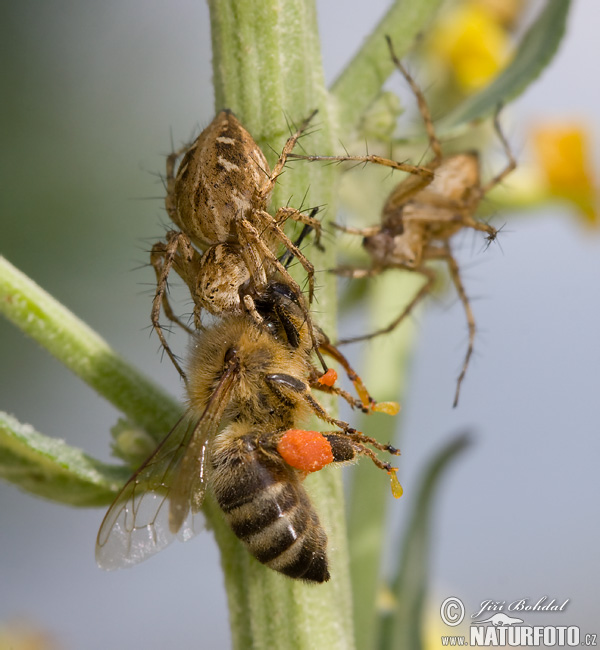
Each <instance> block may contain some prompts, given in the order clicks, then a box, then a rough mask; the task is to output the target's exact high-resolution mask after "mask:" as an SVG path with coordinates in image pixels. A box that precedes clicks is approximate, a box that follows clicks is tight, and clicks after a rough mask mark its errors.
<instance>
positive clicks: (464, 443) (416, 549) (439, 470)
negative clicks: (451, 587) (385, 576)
mask: <svg viewBox="0 0 600 650" xmlns="http://www.w3.org/2000/svg"><path fill="white" fill-rule="evenodd" d="M469 444H470V439H469V436H468V435H467V434H462V435H460V436H458V437H456V438H454V440H452V441H451V442H450V443H448V444H447V445H446V446H444V447H443V448H442V449H441V450H440V451H439V452H438V453H437V454H436V455H435V456H434V457H433V459H432V460H431V461H430V463H429V465H428V467H427V468H426V469H425V472H424V474H423V479H422V483H421V486H420V488H419V490H418V492H417V497H416V501H415V504H414V507H413V512H412V516H411V518H410V520H409V524H408V527H407V529H406V535H405V538H404V544H403V546H402V558H401V561H400V565H399V568H398V572H397V574H396V578H395V579H394V581H393V584H392V591H393V594H394V596H395V599H396V603H397V606H396V608H395V610H394V611H393V612H391V613H390V614H385V615H384V616H383V617H382V619H381V639H380V640H381V643H380V646H379V647H380V648H381V650H392V649H394V650H396V649H397V648H410V649H411V650H420V649H421V648H422V647H423V643H422V636H421V629H422V620H423V607H424V604H425V596H426V589H427V582H428V566H429V540H430V539H431V522H432V513H433V506H434V500H435V497H436V494H437V491H438V489H439V486H440V480H441V478H442V476H443V474H444V471H445V470H446V469H447V468H448V467H449V466H450V464H451V463H452V461H453V460H454V459H455V458H457V456H458V455H459V454H461V453H462V452H463V451H464V450H465V449H466V448H467V447H468V446H469Z"/></svg>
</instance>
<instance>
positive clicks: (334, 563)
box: [209, 0, 354, 650]
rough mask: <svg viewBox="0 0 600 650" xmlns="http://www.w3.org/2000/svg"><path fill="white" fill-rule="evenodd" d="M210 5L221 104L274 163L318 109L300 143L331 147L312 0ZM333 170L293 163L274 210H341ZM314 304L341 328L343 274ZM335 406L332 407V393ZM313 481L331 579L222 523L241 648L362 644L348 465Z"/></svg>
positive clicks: (234, 0)
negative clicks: (261, 555)
mask: <svg viewBox="0 0 600 650" xmlns="http://www.w3.org/2000/svg"><path fill="white" fill-rule="evenodd" d="M209 6H210V12H211V28H212V40H213V70H214V84H215V109H216V110H220V109H222V108H224V107H226V108H230V109H232V110H233V111H234V112H235V113H236V115H237V116H238V117H239V118H240V120H241V121H242V123H243V124H244V125H245V126H246V127H247V128H248V130H249V131H250V132H251V133H252V135H253V136H254V137H255V138H256V140H257V141H258V143H259V144H260V145H261V147H262V148H263V150H264V151H265V153H266V155H267V157H268V158H269V163H270V164H273V162H274V160H275V159H276V157H277V151H278V149H280V148H281V146H282V145H283V143H284V141H285V139H286V138H287V137H288V135H289V133H290V130H289V129H290V127H289V125H288V122H289V123H293V124H299V123H300V122H302V121H303V120H304V119H305V118H306V117H307V116H308V115H310V113H312V111H314V110H315V109H318V114H317V116H316V117H315V118H314V123H313V124H314V127H316V128H311V129H310V131H311V135H310V136H309V137H307V138H305V139H303V140H302V144H303V145H304V146H306V147H308V146H310V148H311V149H312V150H315V151H323V152H330V151H332V142H333V138H334V134H335V133H336V128H335V125H334V124H333V122H332V114H331V111H330V108H329V103H328V94H327V91H326V89H325V83H324V78H323V73H322V65H321V55H320V45H319V40H318V30H317V25H316V15H315V8H314V4H313V2H312V1H310V2H309V1H305V0H267V1H265V2H261V3H255V2H252V1H251V0H225V1H223V0H213V1H212V2H210V3H209ZM311 126H313V125H311ZM308 143H310V145H309V144H308ZM267 145H268V146H267ZM334 173H335V171H334V170H333V169H332V168H323V167H320V166H314V165H307V164H301V163H300V164H298V163H294V167H293V173H289V172H288V173H286V174H283V175H282V177H281V178H280V182H279V183H278V187H277V189H276V191H275V192H274V195H273V198H272V201H271V206H272V209H273V210H276V209H277V207H279V206H281V205H285V204H287V203H288V202H289V203H290V204H291V205H293V206H294V207H300V205H301V203H302V202H304V205H305V206H315V205H325V204H326V205H327V206H328V211H329V213H330V214H335V203H334V201H335V197H334V194H333V190H334ZM307 189H308V193H307ZM309 256H310V259H311V262H312V263H313V264H314V265H315V267H316V268H321V269H322V268H331V267H333V266H334V263H335V248H334V246H333V245H332V242H330V241H328V242H327V250H326V252H321V251H318V250H317V249H316V248H315V247H314V246H312V247H310V249H309ZM314 310H315V312H316V313H317V315H318V319H319V323H320V324H321V325H322V326H323V327H324V328H325V330H326V331H333V328H334V327H335V314H336V289H335V276H333V275H331V274H322V275H319V277H318V303H317V304H315V305H314ZM323 401H325V400H323ZM327 406H328V408H329V409H330V410H333V408H334V405H333V404H332V403H331V402H328V404H327ZM306 484H307V487H308V489H309V491H310V494H311V497H312V499H313V501H314V503H315V506H316V508H317V511H318V513H319V517H320V519H321V522H322V524H323V525H324V527H325V529H326V530H327V535H328V538H329V544H328V547H329V558H330V562H331V576H332V578H331V581H330V582H328V583H327V584H324V585H319V586H314V585H307V584H304V583H302V582H298V581H293V580H289V579H287V578H284V577H282V576H280V575H278V574H276V573H275V572H273V571H270V570H269V569H267V568H265V567H264V566H262V565H260V564H259V563H258V562H256V561H255V560H254V559H252V558H251V557H250V556H249V554H248V552H247V551H246V549H244V548H243V547H242V545H241V544H240V543H239V542H238V541H237V540H236V539H234V538H233V535H232V534H231V532H230V531H229V530H228V529H225V528H219V529H216V530H215V533H216V536H217V541H218V543H219V546H220V549H221V553H222V563H223V568H224V571H225V583H226V587H227V594H228V599H229V610H230V622H231V630H232V635H233V642H234V643H233V645H234V647H236V648H244V649H247V648H278V649H286V648H289V649H290V650H291V649H292V648H294V649H301V648H306V649H307V650H308V649H309V648H340V649H341V648H352V647H353V646H354V641H353V625H352V606H351V589H350V578H349V569H348V553H347V542H346V539H347V538H346V527H345V522H344V504H343V494H342V485H341V474H340V472H339V471H336V470H328V471H323V472H319V473H317V475H313V476H311V477H310V478H309V479H308V480H307V481H306ZM332 550H333V551H334V552H332Z"/></svg>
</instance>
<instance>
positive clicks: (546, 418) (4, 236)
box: [0, 0, 600, 650]
mask: <svg viewBox="0 0 600 650" xmlns="http://www.w3.org/2000/svg"><path fill="white" fill-rule="evenodd" d="M387 7H388V2H386V1H385V0H372V1H371V2H370V3H367V4H365V3H359V2H356V3H352V5H346V6H345V11H344V13H342V14H340V12H339V3H334V2H328V1H323V2H319V3H318V10H319V24H320V29H321V32H322V42H323V59H324V65H325V71H326V75H327V79H328V81H333V80H334V79H335V78H336V76H337V74H338V73H339V72H340V71H341V69H342V68H343V67H344V66H345V64H346V62H347V61H348V60H349V58H350V57H351V56H352V54H353V53H354V51H355V49H356V47H357V46H358V44H359V43H361V42H362V39H363V38H364V37H365V36H366V35H367V34H368V33H369V31H370V30H371V28H372V27H373V26H374V25H375V24H376V23H377V22H378V20H379V19H380V17H381V16H382V15H383V14H384V12H385V11H386V9H387ZM599 14H600V9H599V8H598V5H597V3H596V2H595V1H594V0H577V1H576V2H575V3H574V6H573V9H572V12H571V16H570V19H569V26H568V33H567V36H566V38H565V40H564V41H563V43H562V46H561V49H560V51H559V53H558V55H557V57H556V59H555V60H554V61H553V63H552V64H551V66H550V67H549V68H548V69H547V70H546V71H545V72H544V73H543V76H542V77H541V78H540V80H539V81H537V82H536V83H534V84H533V85H532V86H531V87H530V88H529V89H528V90H527V92H526V93H525V95H523V96H522V97H521V98H520V99H519V100H518V101H517V102H515V103H514V104H512V105H511V107H510V109H509V111H507V114H508V118H507V120H506V124H507V126H506V129H505V130H506V131H507V135H508V137H509V139H510V141H511V143H512V146H513V149H514V151H515V153H516V155H517V158H523V157H527V156H529V155H530V154H529V153H527V147H528V144H527V143H528V138H529V135H530V133H531V129H532V127H533V126H534V125H536V124H538V123H539V122H540V120H541V119H542V118H543V119H546V118H552V119H556V120H557V121H559V122H562V121H564V122H573V121H575V122H577V123H579V124H581V125H583V126H584V127H586V128H587V129H588V133H589V140H588V142H587V144H588V146H589V147H590V150H591V152H592V154H593V158H594V159H595V160H596V162H597V161H598V153H599V143H600V131H599V125H598V113H599V111H600V88H599V86H598V84H597V82H596V80H595V78H594V77H593V73H592V72H591V68H592V64H593V63H595V62H596V61H597V60H598V57H599V56H600V46H599V42H598V37H597V25H598V21H597V18H598V15H599ZM3 15H4V18H3V21H2V25H1V26H0V42H1V43H2V46H3V50H4V56H3V57H2V58H1V60H0V70H1V75H2V81H3V87H4V89H5V91H4V95H3V96H4V100H3V101H2V103H1V104H0V115H1V119H0V124H1V126H0V128H1V129H2V143H3V146H2V150H1V151H0V161H1V162H0V164H1V169H2V173H1V176H0V178H1V181H0V183H1V184H2V191H1V192H0V215H1V217H0V218H1V223H2V229H1V231H0V232H1V234H0V254H2V255H4V256H6V257H7V258H8V259H9V260H10V261H11V262H12V263H13V264H15V265H16V266H17V267H18V268H20V269H21V270H22V271H24V272H25V273H26V274H27V275H29V276H30V277H31V278H33V279H34V280H36V281H37V282H38V283H39V284H40V285H41V286H42V287H43V288H45V289H46V290H47V291H49V292H50V293H51V294H52V295H54V296H55V297H56V298H57V299H58V300H60V301H61V302H62V303H64V304H65V305H66V306H67V307H68V308H70V309H71V310H72V311H73V312H74V313H75V314H76V315H78V316H79V317H80V318H82V319H83V320H84V321H86V322H87V323H88V324H90V325H91V326H92V327H93V328H94V329H95V330H96V331H97V332H99V333H100V334H101V335H102V336H103V337H104V338H105V339H106V340H107V341H108V342H109V343H111V345H113V346H114V347H115V348H116V349H117V350H118V351H120V352H121V353H122V354H123V355H124V356H125V357H126V358H127V359H128V360H129V361H131V362H132V363H133V364H135V365H137V366H138V367H139V368H141V369H142V370H143V371H144V372H146V373H147V374H149V375H151V376H153V377H154V378H155V379H156V380H157V381H158V382H159V383H161V384H162V385H163V386H165V387H166V388H167V389H168V390H170V391H171V392H172V393H173V394H174V395H177V396H180V395H181V386H180V384H179V381H178V378H177V376H176V374H175V371H174V370H173V368H172V367H171V365H170V364H169V362H168V361H166V360H165V361H163V362H162V363H161V355H160V352H159V346H158V341H157V339H156V337H155V336H151V335H150V330H149V328H148V323H149V312H150V302H151V294H152V292H153V272H152V270H151V269H150V268H149V267H147V266H145V265H146V263H147V261H148V253H147V251H148V250H149V248H150V246H151V244H152V242H154V241H155V240H157V239H159V238H160V237H161V236H162V235H163V233H164V223H165V222H166V215H165V213H164V208H163V205H164V204H163V198H162V197H163V196H164V190H163V185H162V182H161V180H160V178H159V176H158V175H159V174H162V173H163V171H164V157H165V155H166V154H167V153H169V152H170V151H171V134H172V137H173V140H174V142H175V143H179V142H181V141H185V140H187V139H189V137H190V136H191V135H192V134H193V133H194V132H197V131H198V130H199V129H201V128H202V127H204V126H206V125H207V124H208V123H209V122H210V120H211V119H212V117H213V95H212V89H211V68H210V33H209V20H208V9H207V7H206V6H205V4H204V3H200V2H190V1H188V0H175V1H174V2H171V3H168V5H167V4H166V3H159V2H152V1H150V2H141V1H140V0H127V1H126V2H116V1H114V0H109V1H107V2H103V3H93V2H74V1H73V0H48V1H47V2H44V3H34V2H31V1H30V0H26V1H25V2H20V3H10V4H9V3H5V6H4V11H3ZM484 169H485V168H484ZM376 219H377V215H374V217H373V221H376ZM588 221H589V219H588ZM505 222H506V224H507V225H506V227H505V229H504V231H503V232H502V234H501V238H500V242H499V245H498V246H492V247H490V248H489V250H488V251H487V252H486V253H485V255H484V254H482V253H481V250H480V246H479V245H477V246H472V245H471V244H472V241H471V240H470V239H467V240H466V245H464V246H461V247H460V251H459V259H460V260H462V261H463V269H464V272H463V276H464V281H465V284H466V288H467V292H468V294H469V295H470V296H471V297H472V298H473V308H474V311H475V316H476V320H477V325H478V328H479V332H478V335H477V340H476V354H475V357H474V359H473V361H472V362H471V366H470V368H469V372H468V374H467V378H466V380H465V383H464V385H463V389H462V395H461V401H460V404H459V406H458V408H456V409H452V407H451V405H452V398H453V394H454V385H455V378H456V375H457V373H458V371H459V369H460V365H461V363H462V359H463V354H464V346H465V344H466V326H465V322H464V314H463V312H462V308H461V306H460V304H459V303H458V302H457V301H456V300H455V298H454V296H453V295H452V294H450V293H448V294H447V295H442V296H441V297H440V298H439V299H438V300H430V301H428V303H427V308H426V309H425V310H423V311H421V312H420V314H419V315H418V317H417V318H416V322H417V324H418V337H417V340H416V347H415V351H414V357H413V360H412V370H411V374H410V384H409V389H408V393H407V395H406V397H405V400H404V405H403V416H402V418H403V419H402V426H403V440H402V461H401V477H402V483H403V485H404V489H405V495H406V496H405V497H404V498H403V499H402V500H401V501H399V502H396V503H394V504H393V509H394V515H393V516H392V517H391V518H390V520H391V524H392V525H391V527H390V528H391V531H390V533H391V534H392V535H393V537H391V540H392V541H391V547H390V549H391V550H390V556H392V555H393V552H394V549H395V548H397V539H398V535H399V532H400V531H401V530H402V525H403V521H404V520H405V517H406V515H407V514H408V513H409V511H410V505H411V502H410V499H411V491H412V492H413V493H414V490H415V486H416V483H417V482H418V477H419V473H420V472H421V471H422V467H423V464H424V463H425V462H426V460H427V459H428V458H429V457H430V456H431V454H432V453H433V452H434V451H435V450H436V449H437V448H439V446H440V445H441V444H442V443H443V442H444V441H447V440H449V438H450V437H451V436H452V435H453V434H454V433H457V432H461V431H463V430H465V429H468V430H469V431H472V432H473V433H474V438H475V443H476V444H475V445H473V447H472V448H471V449H470V451H469V452H468V453H467V454H466V455H465V456H464V458H462V459H461V460H460V461H459V462H458V463H456V465H455V466H454V467H453V468H452V471H450V472H449V473H448V475H447V477H446V478H445V480H444V483H443V489H442V492H441V494H440V495H439V500H438V504H437V507H436V518H435V528H434V540H433V549H432V565H431V579H432V593H431V598H430V601H431V612H432V623H431V625H432V626H434V625H435V624H437V623H435V621H439V615H438V610H439V605H440V604H441V602H442V600H443V599H444V598H446V597H448V596H457V597H459V598H461V599H462V600H463V601H464V602H465V605H466V607H467V611H469V612H472V611H477V610H478V609H479V603H480V602H481V601H483V600H487V599H493V600H500V601H502V600H506V601H507V602H510V601H512V600H518V599H521V598H530V599H532V600H538V599H539V598H541V597H542V596H548V597H549V599H551V598H556V600H557V601H558V602H563V601H564V600H565V599H567V598H569V599H570V603H569V605H568V608H567V611H566V613H563V614H554V615H547V616H545V615H543V614H538V615H536V618H535V624H553V625H577V626H580V628H581V630H582V632H595V633H597V632H599V630H598V629H597V611H598V603H597V602H596V597H597V596H596V595H597V591H598V590H597V585H598V584H599V583H600V561H599V560H600V551H599V548H600V545H599V544H598V540H599V538H600V523H599V521H600V520H599V519H598V517H597V509H598V506H597V499H598V494H600V473H599V472H598V471H597V463H598V460H597V459H598V457H600V437H599V436H598V435H597V434H598V422H599V421H600V400H598V386H599V381H598V379H599V374H600V371H599V368H600V345H599V344H598V332H599V331H600V310H599V308H598V295H599V294H598V289H597V285H598V280H599V279H600V232H598V231H595V230H594V229H593V228H591V227H590V226H589V225H588V224H586V220H585V219H584V218H581V214H580V210H579V209H578V207H577V206H575V205H573V204H569V203H565V204H560V205H559V204H558V203H557V204H554V205H551V206H548V205H545V206H543V207H540V208H539V209H536V210H534V211H528V213H527V214H526V215H524V214H520V213H518V212H517V211H516V210H513V211H511V212H510V213H504V212H503V213H502V214H499V215H498V217H497V219H496V220H495V221H492V223H494V225H496V226H497V227H499V226H500V225H502V224H503V223H505ZM0 350H1V354H2V359H3V363H2V373H1V376H0V409H2V410H5V411H8V412H10V413H12V414H14V415H15V416H16V417H17V418H18V419H19V420H20V421H21V422H28V423H30V424H32V425H33V426H34V427H35V428H36V429H37V430H38V431H40V432H42V433H44V434H47V435H50V436H54V437H57V438H62V439H64V440H66V441H67V442H68V443H70V444H72V445H75V446H78V447H81V448H82V449H84V450H85V451H86V452H87V453H89V454H91V455H93V456H95V457H97V458H100V459H102V460H106V461H109V460H111V458H110V453H109V435H108V431H109V429H110V427H111V426H112V425H113V424H114V423H115V421H116V418H117V415H118V414H117V412H116V411H115V410H114V409H113V408H112V407H111V406H109V405H107V404H106V403H104V402H103V401H102V400H101V399H99V398H98V397H97V395H96V394H94V393H93V392H92V391H91V389H89V388H87V386H85V385H83V384H82V383H81V382H80V381H79V380H77V379H76V378H74V377H73V376H71V375H70V373H69V372H68V371H67V370H65V369H64V368H63V367H62V366H61V365H60V364H59V363H58V362H56V361H55V360H54V359H52V358H51V357H50V356H49V355H48V354H47V353H46V352H45V351H43V350H41V349H40V348H39V347H38V346H37V345H36V344H34V343H33V342H31V341H30V340H28V339H26V338H25V337H24V336H23V335H22V334H21V333H20V332H19V331H17V330H16V329H15V328H14V327H13V326H12V325H11V324H9V323H7V322H6V321H4V320H0ZM367 350H368V348H367ZM357 352H359V350H358V351H357ZM349 471H352V470H351V469H350V470H349ZM0 511H1V512H2V515H1V517H2V519H1V525H0V629H1V628H2V626H8V627H10V629H11V630H13V631H14V630H19V629H20V630H28V631H29V632H24V633H31V634H32V635H34V636H35V634H37V633H38V632H39V635H40V639H39V640H40V643H43V641H44V639H47V640H48V643H49V644H54V645H53V646H52V645H48V646H47V647H57V648H67V649H73V650H74V649H76V648H86V649H95V648H98V649H100V648H107V647H111V648H115V649H117V648H136V647H144V648H146V649H147V650H151V649H159V648H165V647H180V648H186V647H210V648H220V647H227V645H228V628H227V607H226V601H225V593H224V589H223V585H222V579H221V573H220V567H219V557H218V554H217V551H216V548H215V544H214V541H213V539H212V536H211V535H210V534H206V535H201V536H199V537H198V538H196V539H195V540H194V542H193V543H191V544H186V545H179V547H177V548H171V549H169V550H168V551H166V552H164V553H160V554H159V555H158V556H157V557H156V558H154V559H152V560H151V561H149V562H147V563H144V564H141V565H140V566H138V567H135V569H133V570H130V571H121V572H116V573H105V572H103V571H101V570H99V569H98V568H97V567H96V565H95V562H94V555H93V549H94V542H95V535H96V532H97V529H98V526H99V525H100V522H101V519H102V517H103V514H104V512H103V511H101V510H97V511H96V510H75V509H71V508H67V507H65V506H60V505H56V504H53V503H46V502H43V501H41V500H39V499H35V498H33V497H31V496H29V495H27V494H23V493H21V492H19V491H18V490H17V489H16V488H14V487H12V486H10V485H8V484H2V485H0ZM528 622H531V618H530V619H528ZM4 629H6V627H4ZM36 631H38V632H36ZM446 633H448V630H447V631H446ZM438 636H439V635H438ZM32 647H46V646H44V645H39V646H32Z"/></svg>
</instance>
